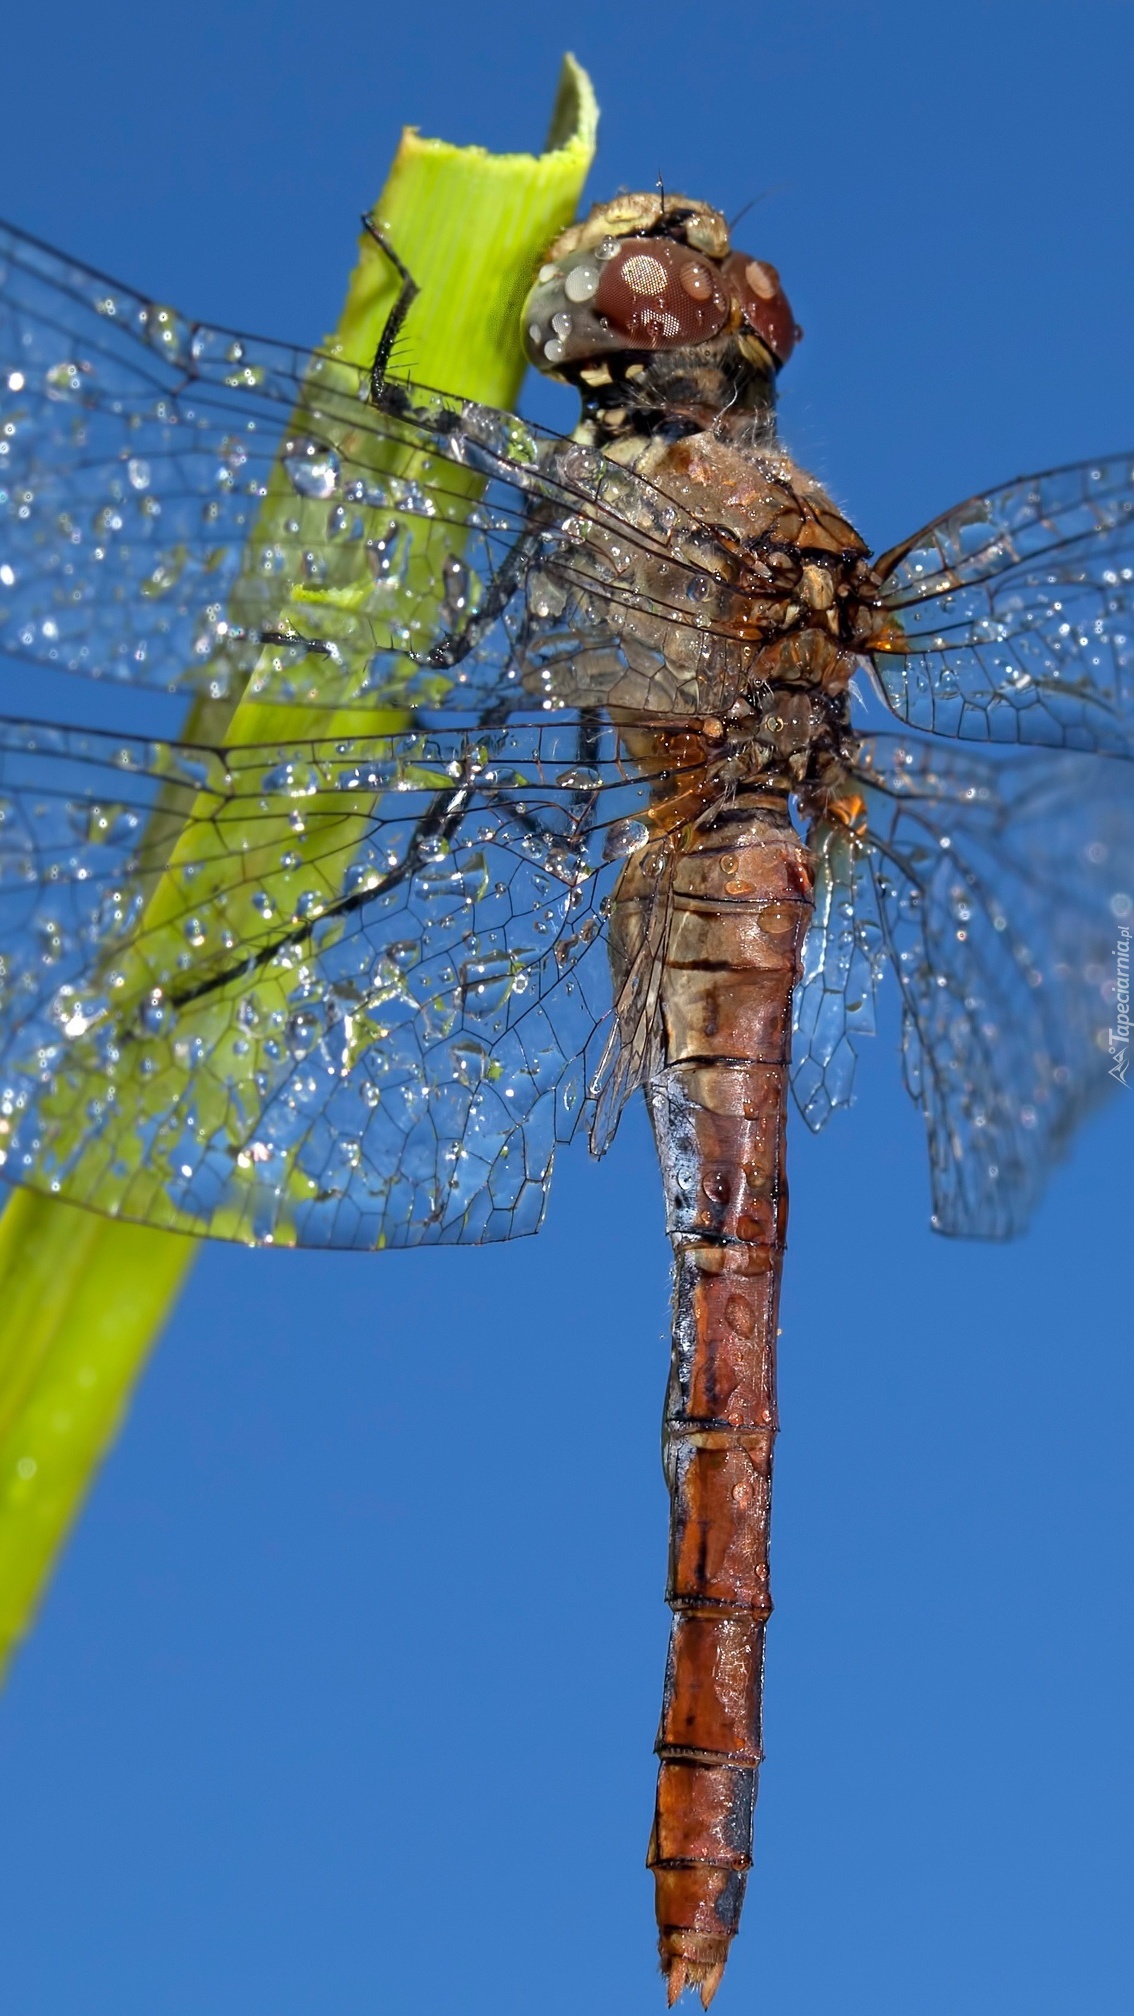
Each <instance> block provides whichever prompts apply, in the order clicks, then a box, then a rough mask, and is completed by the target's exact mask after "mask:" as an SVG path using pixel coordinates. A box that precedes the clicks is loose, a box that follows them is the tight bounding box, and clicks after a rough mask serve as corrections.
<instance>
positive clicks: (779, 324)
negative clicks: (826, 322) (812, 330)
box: [722, 252, 803, 364]
mask: <svg viewBox="0 0 1134 2016" xmlns="http://www.w3.org/2000/svg"><path fill="white" fill-rule="evenodd" d="M722 271H723V274H724V279H725V283H726V285H727V287H728V289H729V292H730V294H731V295H732V298H733V301H734V302H735V303H736V306H737V307H738V308H739V310H740V313H741V316H742V318H743V322H744V324H745V326H746V327H747V328H749V329H751V330H752V331H753V333H754V334H755V335H756V336H758V337H759V338H760V341H761V342H762V343H763V344H765V345H766V347H767V348H768V349H769V350H770V351H771V353H772V356H773V357H774V358H775V360H776V363H777V364H786V363H787V360H788V358H789V357H790V356H791V353H792V351H793V350H794V348H795V346H796V344H797V343H798V342H799V339H800V337H801V336H802V334H803V331H802V329H800V328H799V327H798V325H797V323H796V319H795V316H794V315H793V314H792V312H791V308H790V306H789V303H788V298H787V295H786V294H785V293H784V290H783V288H782V287H781V285H780V276H779V274H778V273H777V272H776V269H775V267H774V266H770V265H769V264H768V262H767V260H766V259H753V258H751V257H750V255H749V254H748V253H747V252H730V254H729V256H728V258H727V259H726V260H725V261H724V262H723V267H722Z"/></svg>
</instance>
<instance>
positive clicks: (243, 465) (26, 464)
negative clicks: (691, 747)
mask: <svg viewBox="0 0 1134 2016" xmlns="http://www.w3.org/2000/svg"><path fill="white" fill-rule="evenodd" d="M628 555H632V556H633V561H634V565H633V576H634V587H633V590H631V588H630V587H628V586H627V585H626V583H625V579H624V577H625V575H626V572H627V562H628ZM730 569H732V570H734V556H730V555H729V554H727V553H726V552H725V550H724V548H723V547H722V546H721V545H720V544H719V543H718V542H717V541H716V540H715V538H714V537H713V535H712V534H711V533H710V532H709V530H708V529H707V528H705V527H703V526H701V525H700V524H698V523H697V521H696V520H695V519H693V518H691V517H690V515H689V514H688V513H686V512H683V511H682V510H680V509H679V507H678V506H676V505H675V504H673V503H672V502H671V501H670V500H668V499H666V498H664V497H662V496H661V495H660V494H659V493H658V492H657V491H656V490H654V489H653V488H652V487H651V485H650V484H649V483H647V482H645V481H644V480H642V479H641V478H639V477H637V476H635V475H634V474H633V473H632V472H630V471H627V470H623V469H620V468H618V467H617V466H616V465H614V464H612V463H610V462H608V461H607V460H606V459H605V458H604V457H602V456H600V455H598V454H596V453H594V452H593V451H591V450H589V449H587V448H584V447H582V446H580V445H579V444H577V443H573V442H569V441H564V440H562V439H560V438H559V437H558V436H555V435H551V434H545V433H542V432H540V430H538V429H535V428H531V427H527V426H524V425H523V424H521V423H520V422H519V421H518V420H516V419H515V418H514V417H513V416H512V415H510V414H505V413H498V412H495V411H494V410H492V409H490V408H487V407H483V406H478V405H475V404H473V403H470V402H467V401H464V402H462V401H460V400H458V399H449V398H445V397H442V396H441V395H438V394H434V393H430V392H427V391H425V390H423V389H420V388H416V387H413V386H406V385H401V384H390V385H389V386H388V388H387V393H386V398H385V404H384V405H383V407H382V409H381V410H379V409H378V408H376V407H375V406H374V405H373V403H371V401H370V398H369V377H368V372H367V370H365V369H360V368H359V366H358V365H357V364H356V363H353V362H348V361H347V360H345V359H343V358H342V357H339V356H334V355H330V354H323V353H318V352H307V351H303V350H298V349H294V348H291V347H289V346H287V345H285V344H280V343H274V342H270V341H266V340H264V339H262V338H258V337H250V336H240V335H234V334H232V333H231V332H229V331H225V330H220V329H213V328H208V327H206V326H204V325H202V324H200V323H190V322H188V321H186V320H185V318H184V317H182V316H181V315H179V314H178V313H177V312H176V311H175V310H173V309H171V308H167V307H164V306H162V305H161V304H158V303H154V302H152V301H148V300H146V299H144V298H143V297H142V296H141V295H138V294H136V293H133V292H132V291H131V290H130V289H128V288H124V287H122V286H120V285H118V284H117V283H115V282H111V281H108V280H106V279H105V278H103V277H102V276H101V275H99V274H96V273H93V272H90V271H88V270H87V269H86V268H85V267H82V266H80V265H78V264H76V263H75V262H74V261H71V260H68V259H66V258H64V257H63V256H62V255H60V254H58V253H55V252H52V251H51V250H49V249H48V248H46V247H44V246H41V245H39V244H37V243H36V242H34V241H33V240H31V239H28V238H26V237H24V236H22V235H21V234H20V233H19V232H16V231H14V230H12V229H11V228H10V227H0V651H3V652H4V653H6V654H8V655H11V656H14V657H15V658H17V659H24V660H27V661H31V662H32V663H36V664H44V665H50V666H52V667H56V668H65V669H67V670H71V671H78V672H83V673H86V674H88V675H90V676H92V677H99V678H104V679H110V680H119V681H122V682H125V683H126V684H129V685H152V686H156V687H161V688H165V689H171V690H188V691H192V692H200V693H204V694H207V695H210V696H213V697H219V696H229V697H240V696H241V695H243V694H245V693H246V692H251V693H252V694H254V695H255V696H258V697H260V698H263V699H266V700H278V701H285V702H301V703H303V704H305V705H320V706H327V707H342V706H344V705H351V706H357V705H360V704H361V705H368V706H387V705H390V704H398V705H404V704H407V703H413V704H417V705H423V704H428V705H429V706H431V707H434V708H436V707H459V708H460V709H461V710H462V711H477V710H478V709H483V708H484V707H485V706H486V705H489V704H493V705H496V706H500V705H516V704H517V702H522V701H523V699H524V697H525V678H526V690H527V691H528V692H532V691H538V692H540V693H541V694H546V693H549V692H555V691H556V690H557V682H558V681H560V680H561V678H562V677H563V676H564V667H565V666H566V665H570V666H571V667H572V672H571V678H572V680H573V686H572V695H571V697H572V698H573V699H576V700H582V699H583V698H585V694H584V692H583V690H582V689H583V688H586V689H587V691H589V692H590V693H591V694H592V695H593V694H596V693H598V694H605V693H607V692H609V691H610V690H612V689H613V688H614V687H618V689H619V691H618V698H619V700H620V703H621V704H624V705H628V706H633V705H635V704H636V701H637V698H638V697H640V696H641V694H642V693H643V690H644V686H646V685H649V684H650V683H651V682H653V684H654V688H655V691H654V697H653V701H652V704H655V705H656V704H658V700H659V697H660V699H662V700H665V699H667V698H670V697H672V696H673V694H674V693H676V692H677V691H678V688H679V686H680V683H681V680H682V679H684V681H685V684H686V685H688V681H689V678H690V675H691V668H695V667H696V665H697V664H698V663H699V660H700V656H701V651H702V644H703V630H704V624H705V615H704V611H703V609H702V608H701V602H702V600H703V591H704V588H705V578H704V576H705V572H706V570H707V571H708V573H709V574H710V575H712V576H713V577H714V582H715V580H716V577H717V576H718V575H719V576H720V577H721V581H722V583H723V582H726V581H727V578H728V576H729V572H730ZM730 592H731V591H730V590H729V589H728V588H727V586H725V585H722V586H719V587H717V586H714V596H715V602H714V611H715V613H716V615H717V618H718V620H720V619H721V617H722V614H723V615H727V613H728V605H729V596H730ZM611 594H614V595H616V596H617V597H618V599H619V601H620V604H621V608H622V611H623V613H624V614H625V616H626V619H627V620H626V622H625V624H624V626H622V627H620V629H619V634H618V635H617V636H612V635H611V632H610V626H609V624H608V622H607V611H608V607H609V599H610V596H611ZM623 630H624V633H625V634H623ZM675 666H676V668H677V670H676V676H675V670H674V667H675Z"/></svg>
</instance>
